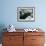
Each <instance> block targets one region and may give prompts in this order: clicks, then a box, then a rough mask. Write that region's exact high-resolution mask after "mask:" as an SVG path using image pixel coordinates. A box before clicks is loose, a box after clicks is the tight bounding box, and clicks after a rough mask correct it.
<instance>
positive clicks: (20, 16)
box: [17, 7, 35, 22]
mask: <svg viewBox="0 0 46 46" xmlns="http://www.w3.org/2000/svg"><path fill="white" fill-rule="evenodd" d="M17 21H21V22H31V21H35V8H34V7H18V8H17Z"/></svg>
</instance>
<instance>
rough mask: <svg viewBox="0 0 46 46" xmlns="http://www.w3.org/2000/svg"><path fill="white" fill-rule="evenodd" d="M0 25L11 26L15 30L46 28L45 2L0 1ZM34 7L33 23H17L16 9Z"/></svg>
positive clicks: (31, 0)
mask: <svg viewBox="0 0 46 46" xmlns="http://www.w3.org/2000/svg"><path fill="white" fill-rule="evenodd" d="M0 4H1V6H0V7H1V14H0V25H1V24H3V25H5V26H7V25H9V24H13V25H14V26H15V27H16V28H29V27H30V28H31V27H33V28H34V27H39V26H40V27H43V28H46V21H45V20H46V6H45V4H46V0H42V1H41V0H0ZM23 6H26V7H31V6H33V7H35V22H17V7H23Z"/></svg>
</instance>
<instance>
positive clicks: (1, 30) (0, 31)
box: [0, 24, 6, 43]
mask: <svg viewBox="0 0 46 46" xmlns="http://www.w3.org/2000/svg"><path fill="white" fill-rule="evenodd" d="M4 28H6V26H5V25H4V24H0V43H2V36H3V34H2V33H3V32H5V31H6V30H4Z"/></svg>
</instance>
